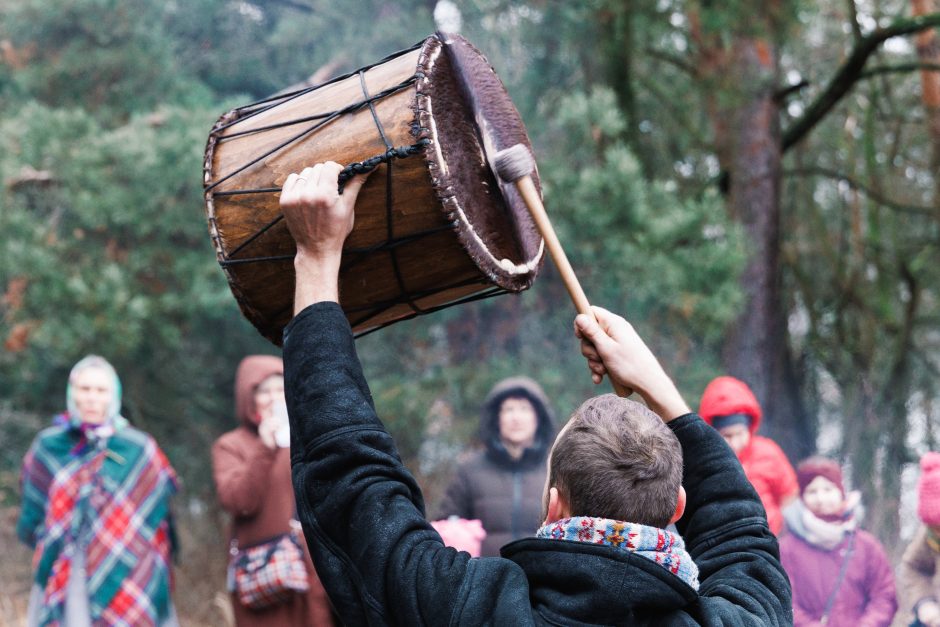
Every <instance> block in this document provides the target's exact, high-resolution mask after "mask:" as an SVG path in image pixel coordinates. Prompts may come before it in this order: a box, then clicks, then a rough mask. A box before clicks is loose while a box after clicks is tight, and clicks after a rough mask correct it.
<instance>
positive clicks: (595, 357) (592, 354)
mask: <svg viewBox="0 0 940 627" xmlns="http://www.w3.org/2000/svg"><path fill="white" fill-rule="evenodd" d="M581 354H582V355H584V356H585V357H586V358H587V359H588V360H589V361H600V360H601V355H600V353H598V352H597V347H595V346H594V345H593V344H591V342H590V341H588V340H586V339H584V340H581Z"/></svg>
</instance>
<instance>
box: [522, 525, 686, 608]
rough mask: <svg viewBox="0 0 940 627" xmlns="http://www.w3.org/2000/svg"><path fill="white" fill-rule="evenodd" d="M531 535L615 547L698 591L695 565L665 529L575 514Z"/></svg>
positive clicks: (676, 538) (541, 528)
mask: <svg viewBox="0 0 940 627" xmlns="http://www.w3.org/2000/svg"><path fill="white" fill-rule="evenodd" d="M535 537H536V538H544V539H547V540H573V541H575V542H587V543H590V544H603V545H606V546H613V547H617V548H619V549H622V550H624V551H629V552H631V553H634V554H636V555H639V556H641V557H645V558H646V559H648V560H650V561H652V562H655V563H657V564H659V565H660V566H662V567H663V568H665V569H666V570H667V571H669V572H670V573H672V574H673V575H676V576H677V577H679V579H681V580H682V581H684V582H685V583H687V584H689V585H690V586H692V588H694V589H695V590H698V585H699V584H698V566H696V565H695V562H694V561H692V556H691V555H689V553H688V552H687V551H686V550H685V542H683V541H682V538H681V537H680V536H679V535H678V534H675V533H672V532H671V531H667V530H665V529H659V528H658V527H650V526H648V525H638V524H636V523H630V522H622V521H619V520H611V519H609V518H590V517H588V516H576V517H574V518H564V519H562V520H556V521H555V522H553V523H549V524H547V525H545V526H543V527H540V528H539V530H538V531H536V532H535Z"/></svg>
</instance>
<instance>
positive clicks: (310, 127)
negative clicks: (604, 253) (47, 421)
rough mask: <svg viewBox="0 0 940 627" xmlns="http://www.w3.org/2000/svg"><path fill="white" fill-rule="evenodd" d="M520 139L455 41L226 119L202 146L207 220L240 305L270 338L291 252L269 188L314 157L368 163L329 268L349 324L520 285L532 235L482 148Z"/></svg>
mask: <svg viewBox="0 0 940 627" xmlns="http://www.w3.org/2000/svg"><path fill="white" fill-rule="evenodd" d="M445 42H446V43H445ZM516 144H523V145H525V146H526V147H527V148H529V150H531V145H530V143H529V140H528V136H527V135H526V132H525V127H524V126H523V124H522V120H521V118H520V116H519V113H518V111H516V109H515V107H514V106H513V104H512V102H511V100H510V99H509V95H508V94H507V93H506V89H505V88H504V86H503V84H502V83H501V82H500V80H499V77H498V76H497V75H496V73H495V71H494V70H493V68H492V67H491V66H490V65H489V63H488V62H487V61H486V59H485V58H484V57H483V55H482V54H481V53H480V52H479V51H478V50H477V49H476V48H474V47H473V46H472V45H471V44H470V43H469V42H467V41H466V40H465V39H463V38H461V37H459V36H453V35H442V36H434V37H429V38H428V39H426V40H424V41H423V42H421V43H420V44H418V45H417V46H415V47H413V48H410V49H408V50H404V51H401V52H399V53H396V54H394V55H391V56H390V57H388V58H386V59H383V60H381V61H380V62H378V63H376V64H374V65H371V66H367V67H365V68H360V69H359V70H357V71H355V72H352V73H350V74H347V75H344V76H340V77H337V78H335V79H333V80H331V81H328V82H327V83H324V84H322V85H318V86H315V87H311V88H309V89H304V90H301V91H297V92H291V93H287V94H281V95H278V96H275V97H272V98H270V99H267V100H264V101H261V102H257V103H253V104H250V105H247V106H244V107H240V108H238V109H235V110H233V111H230V112H228V113H226V114H225V115H223V116H222V117H221V118H220V119H219V121H218V122H217V123H216V124H215V126H214V127H213V129H212V131H211V133H210V135H209V140H208V143H207V146H206V155H205V164H204V183H205V201H206V214H207V217H208V221H209V232H210V236H211V237H212V241H213V244H214V246H215V249H216V252H217V255H218V260H219V263H220V265H221V266H222V268H223V270H224V271H225V274H226V277H227V278H228V281H229V285H230V286H231V289H232V293H233V294H234V295H235V298H236V300H237V301H238V303H239V306H240V307H241V309H242V312H243V313H244V314H245V316H246V317H247V318H248V319H249V320H250V321H251V323H252V324H254V325H255V327H256V328H257V329H258V330H259V331H260V332H261V334H262V335H264V336H265V337H266V338H268V339H269V340H271V341H272V342H274V343H275V344H280V343H281V334H282V332H283V329H284V326H286V324H287V323H288V322H289V321H290V319H291V317H292V315H293V297H294V267H293V263H292V260H293V256H294V252H295V250H296V249H295V246H294V242H293V239H292V238H291V237H290V233H289V232H288V231H287V228H286V225H285V223H284V221H283V219H282V217H281V213H280V208H279V206H278V200H279V196H280V188H281V185H282V184H283V182H284V180H285V179H286V178H287V175H288V174H289V173H291V172H294V171H300V170H302V169H303V168H304V167H307V166H310V165H313V164H314V163H316V162H320V161H336V162H339V163H341V164H344V165H346V164H351V165H348V166H347V172H348V173H353V172H354V171H356V170H355V168H358V170H362V169H372V168H374V172H373V173H372V174H371V176H370V177H369V180H368V181H367V182H366V184H365V186H363V188H362V190H361V191H360V194H359V197H358V199H357V201H356V221H355V227H354V228H353V232H352V233H351V234H350V237H349V238H348V240H347V241H346V245H345V247H344V250H343V263H342V266H341V269H340V304H341V306H342V307H343V309H344V311H345V312H346V315H347V318H348V319H349V322H350V324H351V325H352V327H353V330H354V331H355V332H356V333H358V334H362V333H365V332H369V331H372V330H375V329H378V328H381V327H383V326H386V325H388V324H391V323H393V322H396V321H398V320H403V319H407V318H411V317H414V316H416V315H419V314H423V313H429V312H432V311H436V310H438V309H441V308H443V307H447V306H451V305H455V304H459V303H462V302H467V301H469V300H477V299H480V298H486V297H489V296H494V295H497V294H502V293H506V292H519V291H522V290H524V289H527V288H528V287H529V286H531V285H532V282H533V281H534V280H535V277H536V275H537V274H538V271H539V269H540V267H541V263H542V259H543V242H542V239H541V237H540V236H539V234H538V231H537V229H536V227H535V225H534V223H533V222H532V220H531V218H530V216H529V213H528V210H527V209H526V207H525V204H524V203H523V201H522V199H521V198H520V197H519V195H518V193H517V192H516V190H515V187H514V186H512V185H507V184H505V183H503V182H501V181H499V180H498V178H497V177H496V175H495V174H494V173H493V171H492V168H491V166H490V163H489V159H488V157H487V155H493V154H495V152H497V151H499V150H502V149H505V148H509V147H510V146H513V145H516ZM533 179H534V180H535V182H536V186H538V173H537V172H536V173H533Z"/></svg>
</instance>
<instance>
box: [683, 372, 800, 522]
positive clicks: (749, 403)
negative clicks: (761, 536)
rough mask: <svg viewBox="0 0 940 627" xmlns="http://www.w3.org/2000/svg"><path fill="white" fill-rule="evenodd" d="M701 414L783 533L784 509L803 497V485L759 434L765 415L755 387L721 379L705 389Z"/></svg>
mask: <svg viewBox="0 0 940 627" xmlns="http://www.w3.org/2000/svg"><path fill="white" fill-rule="evenodd" d="M699 414H700V415H701V416H702V418H703V419H704V420H705V422H707V423H708V424H710V425H711V426H712V427H714V428H715V429H716V430H717V431H718V433H720V434H721V436H722V437H723V438H724V439H725V441H726V442H727V443H728V445H729V446H730V447H731V448H732V450H734V453H735V455H737V456H738V461H740V462H741V465H742V466H743V467H744V474H745V475H747V478H748V480H749V481H750V482H751V484H752V485H753V486H754V489H755V490H757V495H758V496H760V500H761V502H763V504H764V509H765V510H767V522H768V524H769V525H770V530H771V531H773V532H774V534H779V533H780V531H781V529H783V515H782V513H781V510H782V509H783V507H784V506H785V505H786V504H787V503H789V502H790V501H791V500H793V499H794V498H796V496H797V495H798V494H799V484H798V483H797V481H796V473H795V472H794V470H793V466H791V465H790V462H789V460H787V456H786V455H785V454H784V453H783V451H782V450H781V449H780V447H779V446H777V443H776V442H774V441H773V440H771V439H770V438H765V437H763V436H760V435H757V428H758V427H759V426H760V420H761V416H762V412H761V408H760V403H758V402H757V398H756V397H755V396H754V393H753V392H752V391H751V388H749V387H748V386H747V384H746V383H744V382H743V381H741V380H739V379H735V378H734V377H718V378H717V379H715V380H713V381H712V382H711V383H709V384H708V387H706V388H705V392H704V393H703V394H702V402H701V406H700V407H699Z"/></svg>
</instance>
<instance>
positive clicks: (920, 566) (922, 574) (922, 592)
mask: <svg viewBox="0 0 940 627" xmlns="http://www.w3.org/2000/svg"><path fill="white" fill-rule="evenodd" d="M937 557H938V556H937V553H936V551H934V550H933V549H931V548H930V545H929V544H927V527H926V526H924V525H921V526H920V528H919V529H918V530H917V533H916V534H914V539H913V540H911V543H910V544H909V545H908V547H907V549H905V550H904V555H903V557H901V565H900V566H899V567H898V584H899V585H898V589H899V590H900V591H901V598H900V599H899V600H900V606H901V608H900V609H901V612H902V613H903V614H904V615H908V614H910V612H911V611H912V609H913V607H914V604H915V603H917V602H918V601H920V600H921V599H923V598H925V597H932V596H934V595H935V592H934V589H933V578H934V574H935V573H936V563H937Z"/></svg>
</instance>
